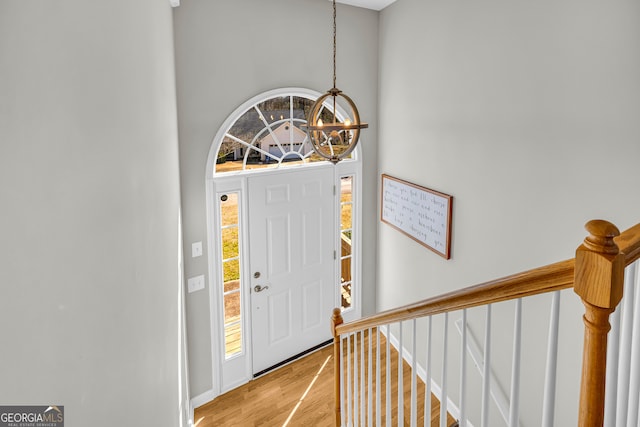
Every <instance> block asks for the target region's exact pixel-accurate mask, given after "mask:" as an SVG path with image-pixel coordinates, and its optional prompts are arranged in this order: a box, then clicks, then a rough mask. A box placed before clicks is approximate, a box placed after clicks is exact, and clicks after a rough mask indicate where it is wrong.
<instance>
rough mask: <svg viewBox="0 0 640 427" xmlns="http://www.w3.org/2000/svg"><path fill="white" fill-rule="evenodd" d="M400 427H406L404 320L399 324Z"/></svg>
mask: <svg viewBox="0 0 640 427" xmlns="http://www.w3.org/2000/svg"><path fill="white" fill-rule="evenodd" d="M398 326H399V328H398V329H399V332H398V427H404V378H403V373H402V368H403V366H402V364H403V363H402V362H403V360H404V359H403V358H402V353H403V352H402V322H400V323H399V324H398Z"/></svg>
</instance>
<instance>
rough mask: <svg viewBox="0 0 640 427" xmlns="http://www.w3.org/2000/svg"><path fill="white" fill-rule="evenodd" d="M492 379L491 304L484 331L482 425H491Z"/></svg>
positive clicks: (488, 306)
mask: <svg viewBox="0 0 640 427" xmlns="http://www.w3.org/2000/svg"><path fill="white" fill-rule="evenodd" d="M490 381H491V304H489V305H487V319H486V323H485V331H484V366H483V368H482V414H481V417H482V420H481V422H480V426H481V427H489V396H490V391H491V390H490V387H489V383H490Z"/></svg>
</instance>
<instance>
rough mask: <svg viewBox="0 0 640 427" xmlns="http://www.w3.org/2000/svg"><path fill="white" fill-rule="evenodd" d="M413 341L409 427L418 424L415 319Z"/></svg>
mask: <svg viewBox="0 0 640 427" xmlns="http://www.w3.org/2000/svg"><path fill="white" fill-rule="evenodd" d="M412 324H413V330H412V332H413V341H412V343H411V355H412V359H411V420H410V423H411V427H416V424H417V423H418V374H417V369H416V361H417V359H418V357H417V355H416V329H417V328H416V319H413V322H412Z"/></svg>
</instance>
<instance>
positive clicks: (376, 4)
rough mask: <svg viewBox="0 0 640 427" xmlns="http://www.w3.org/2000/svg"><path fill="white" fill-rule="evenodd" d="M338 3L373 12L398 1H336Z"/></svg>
mask: <svg viewBox="0 0 640 427" xmlns="http://www.w3.org/2000/svg"><path fill="white" fill-rule="evenodd" d="M336 1H337V2H338V3H344V4H350V5H351V6H358V7H364V8H367V9H373V10H382V9H384V8H385V7H387V6H389V5H390V4H391V3H393V2H394V1H396V0H336Z"/></svg>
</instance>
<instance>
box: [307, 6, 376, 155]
mask: <svg viewBox="0 0 640 427" xmlns="http://www.w3.org/2000/svg"><path fill="white" fill-rule="evenodd" d="M339 98H342V100H343V101H344V102H343V101H338V99H339ZM339 104H341V105H343V106H346V107H348V109H350V110H351V111H347V117H345V119H344V120H343V121H342V122H341V121H339V119H338V117H337V116H336V114H337V107H338V105H339ZM327 107H328V108H327ZM367 127H369V125H368V124H366V123H362V122H361V121H360V114H359V113H358V109H357V108H356V105H355V104H354V102H353V101H352V100H351V98H349V97H348V96H347V95H345V94H344V93H343V92H342V91H341V90H340V89H338V88H336V0H333V87H332V88H331V89H329V90H328V91H327V92H326V93H325V94H324V95H322V96H321V97H320V98H318V99H317V101H316V102H315V103H314V104H313V105H312V106H311V109H310V110H309V114H308V116H307V126H306V128H307V135H308V136H309V140H310V141H311V145H312V146H313V150H314V151H315V152H316V153H317V154H318V155H319V156H320V157H323V158H324V159H326V160H329V161H330V162H332V163H334V164H336V163H338V162H339V161H340V160H342V159H344V158H346V157H348V156H349V155H350V154H351V152H352V151H353V149H354V148H356V144H357V143H358V139H359V137H360V129H365V128H367Z"/></svg>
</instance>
